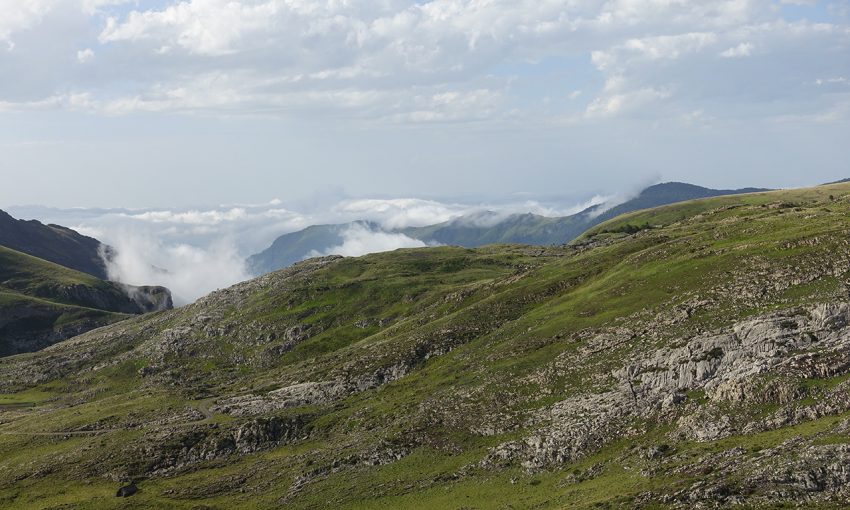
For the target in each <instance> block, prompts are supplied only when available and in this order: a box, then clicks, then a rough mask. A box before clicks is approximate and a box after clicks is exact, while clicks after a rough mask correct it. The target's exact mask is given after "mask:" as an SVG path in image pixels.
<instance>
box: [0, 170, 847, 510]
mask: <svg viewBox="0 0 850 510" xmlns="http://www.w3.org/2000/svg"><path fill="white" fill-rule="evenodd" d="M849 234H850V184H837V185H830V186H821V187H817V188H810V189H803V190H788V191H778V192H764V193H751V194H745V195H738V196H724V197H718V198H708V199H700V200H694V201H689V202H684V203H681V204H675V205H668V206H665V207H661V208H656V209H650V210H644V211H639V212H633V213H629V214H627V215H625V216H619V217H617V218H613V219H611V220H609V221H607V222H604V223H602V224H600V225H598V226H597V227H596V228H595V229H593V230H591V231H590V232H588V233H586V234H585V235H584V236H582V237H580V238H579V239H576V240H575V241H574V242H573V243H571V244H569V245H564V246H555V247H533V246H517V245H493V246H487V247H483V248H477V249H467V248H459V247H438V248H425V249H415V250H399V251H395V252H390V253H381V254H375V255H370V256H365V257H360V258H340V257H326V258H320V259H311V260H308V261H305V262H301V263H298V264H295V265H293V266H292V267H290V268H288V269H285V270H282V271H277V272H273V273H270V274H268V275H265V276H262V277H260V278H258V279H255V280H252V281H249V282H245V283H242V284H239V285H236V286H234V287H231V288H229V289H225V290H222V291H219V292H215V293H213V294H211V295H209V296H207V297H205V298H203V299H201V300H199V301H198V302H196V303H194V304H192V305H189V306H186V307H183V308H180V309H176V310H171V311H166V312H162V313H158V314H152V315H146V316H142V317H137V318H132V319H129V320H126V321H122V322H120V323H116V324H113V325H110V326H107V327H104V328H101V329H98V330H95V331H91V332H88V333H86V334H84V335H81V336H79V337H76V338H74V339H72V340H69V341H66V342H63V343H60V344H57V345H54V346H52V347H50V348H48V349H45V350H43V351H40V352H37V353H30V354H24V355H19V356H14V357H10V358H5V359H0V408H2V407H3V406H4V405H5V409H3V410H0V422H2V424H0V505H2V506H3V507H4V508H51V507H52V508H56V507H61V506H62V505H65V506H66V507H67V506H70V507H84V508H152V507H154V508H186V509H190V508H221V509H224V508H281V507H286V508H294V509H298V508H320V507H330V506H332V507H335V508H340V509H345V508H361V509H362V508H423V509H424V508H565V507H568V508H692V507H695V506H696V505H698V504H703V505H713V506H719V507H726V506H733V505H745V506H749V507H755V506H773V507H778V506H779V505H794V504H805V505H806V506H807V507H810V508H841V507H842V506H843V504H844V502H846V500H847V497H848V496H849V495H850V494H848V492H847V487H848V486H850V474H848V471H847V469H846V466H847V464H848V462H850V436H849V435H848V431H850V399H848V397H847V395H848V394H850V393H848V390H850V381H848V376H850V360H848V356H847V352H848V350H850V343H848V342H850V303H848V279H849V278H850V247H848V246H849V245H848V243H849V242H848V239H850V237H849V236H848V235H849ZM131 480H132V481H135V482H136V486H137V487H138V488H139V492H138V493H137V494H136V495H134V496H132V497H131V498H129V499H127V500H120V501H119V500H117V499H116V498H115V497H114V494H115V490H116V489H117V488H118V486H119V485H122V484H124V483H127V482H129V481H131Z"/></svg>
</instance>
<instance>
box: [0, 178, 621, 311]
mask: <svg viewBox="0 0 850 510" xmlns="http://www.w3.org/2000/svg"><path fill="white" fill-rule="evenodd" d="M625 198H626V197H625V196H622V197H620V196H601V195H597V196H593V197H590V198H589V199H587V200H584V201H582V202H581V203H577V204H564V203H563V201H562V200H556V201H554V202H553V203H548V202H547V203H544V202H541V201H538V200H522V199H517V200H516V201H511V202H505V203H499V204H488V203H459V202H441V201H437V200H426V199H419V198H395V199H347V200H342V201H340V202H338V203H336V204H334V205H331V206H325V205H318V204H313V205H312V206H310V207H305V208H304V210H303V211H300V212H299V211H295V210H293V208H289V207H283V205H284V204H282V203H281V201H280V200H272V201H270V202H267V203H260V204H241V205H236V206H232V205H224V206H220V207H216V208H208V209H197V208H196V209H186V210H168V209H151V210H138V211H132V210H123V209H122V210H99V209H85V208H74V209H47V208H38V207H35V208H32V207H30V208H27V207H17V208H14V207H13V208H10V209H9V211H10V213H11V214H13V215H15V216H17V217H23V218H38V219H39V220H41V221H43V222H46V223H56V224H60V225H68V226H70V227H71V228H73V229H75V230H77V231H78V232H81V233H83V234H85V235H90V236H92V237H95V238H97V239H99V240H101V241H103V242H105V243H106V244H109V245H111V246H114V247H115V248H116V249H117V251H118V253H119V256H118V257H117V258H116V259H115V260H113V262H112V263H111V264H110V267H109V274H110V277H111V278H113V279H116V280H118V281H121V282H124V283H129V284H133V285H164V286H166V287H168V288H170V289H171V290H172V292H173V293H174V296H175V300H176V301H177V302H178V303H180V304H185V303H188V302H191V301H194V300H195V299H197V298H198V297H200V296H203V295H205V294H206V293H208V292H210V291H212V290H215V289H217V288H222V287H226V286H229V285H232V284H234V283H236V282H239V281H241V280H244V279H247V278H248V277H249V275H248V273H247V272H246V269H245V267H244V259H245V258H246V257H248V256H249V255H252V254H254V253H258V252H260V251H262V250H264V249H266V248H267V247H268V246H270V245H271V243H272V241H273V240H274V239H275V238H277V237H278V236H280V235H283V234H286V233H289V232H295V231H297V230H301V229H303V228H305V227H307V226H309V225H318V224H341V223H350V222H355V221H357V220H366V221H368V222H372V223H374V224H377V225H378V226H379V228H372V227H371V226H370V224H369V223H356V224H354V225H353V226H352V227H351V228H349V229H348V230H347V231H346V232H345V233H344V234H343V242H342V243H341V244H340V245H338V246H334V247H332V248H330V249H328V250H325V251H323V252H322V253H314V254H312V255H329V254H337V255H344V256H359V255H364V254H367V253H375V252H381V251H388V250H394V249H397V248H416V247H423V246H425V244H424V243H423V242H421V241H419V240H416V239H413V238H410V237H408V236H406V235H404V234H401V233H397V232H389V231H391V230H397V229H402V228H405V227H411V226H425V225H432V224H435V223H442V222H444V221H449V220H453V219H456V218H460V217H465V218H466V219H467V220H468V221H473V222H476V223H482V224H494V223H496V222H498V221H499V220H501V219H503V218H505V217H506V216H508V215H510V214H515V213H528V212H531V213H535V214H540V215H544V216H565V215H569V214H574V213H577V212H579V211H582V210H584V209H586V208H588V207H591V206H594V205H602V206H603V207H602V208H601V209H600V210H599V212H601V211H604V210H605V209H606V208H608V207H611V206H613V205H616V204H617V203H619V202H620V201H622V200H624V199H625Z"/></svg>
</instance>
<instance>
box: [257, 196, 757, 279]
mask: <svg viewBox="0 0 850 510" xmlns="http://www.w3.org/2000/svg"><path fill="white" fill-rule="evenodd" d="M759 191H767V190H766V189H762V188H742V189H738V190H714V189H710V188H705V187H702V186H696V185H693V184H687V183H681V182H666V183H660V184H655V185H652V186H649V187H647V188H645V189H644V190H642V191H641V192H640V193H639V194H638V195H637V196H635V197H633V198H631V199H629V200H627V201H625V202H623V203H622V204H618V205H616V206H614V207H612V208H610V209H608V210H604V211H600V210H599V209H600V207H601V206H600V205H594V206H591V207H588V208H587V209H585V210H583V211H580V212H578V213H575V214H572V215H569V216H562V217H547V216H541V215H537V214H533V213H514V214H508V215H503V214H499V213H497V212H493V211H480V212H476V213H471V214H468V215H465V216H460V217H458V218H453V219H451V220H448V221H446V222H443V223H437V224H434V225H428V226H424V227H407V228H401V229H394V230H383V229H381V227H380V226H379V225H377V224H375V223H372V222H365V221H362V220H361V221H359V222H351V223H345V224H335V225H313V226H310V227H307V228H306V229H303V230H300V231H297V232H292V233H288V234H284V235H282V236H280V237H278V238H277V239H276V240H275V241H274V242H273V243H272V245H271V246H270V247H269V248H267V249H265V250H263V251H262V252H260V253H257V254H255V255H252V256H250V257H249V258H248V260H247V265H248V268H249V270H250V271H252V272H253V273H254V274H264V273H267V272H270V271H274V270H276V269H281V268H284V267H287V266H289V265H291V264H293V263H295V262H297V261H299V260H303V259H304V258H306V257H307V256H309V255H310V254H311V253H328V250H329V249H331V248H333V247H334V246H340V245H342V242H343V240H344V238H343V235H342V234H343V233H344V232H345V230H346V229H347V228H349V227H350V226H351V225H354V224H364V225H367V227H368V228H369V229H370V230H372V231H376V232H377V231H386V232H389V233H400V234H404V235H406V236H408V237H410V238H412V239H416V240H419V241H422V242H424V243H426V244H428V245H434V244H442V245H449V246H463V247H467V248H475V247H478V246H484V245H487V244H504V243H508V244H511V243H516V244H530V245H539V246H547V245H557V244H565V243H568V242H570V241H572V240H573V239H575V238H577V237H579V236H580V235H581V234H582V233H583V232H584V231H585V230H587V229H589V228H591V227H593V226H595V225H597V224H599V223H602V222H604V221H606V220H608V219H611V218H613V217H615V216H618V215H620V214H623V213H625V212H630V211H635V210H639V209H646V208H648V207H656V206H660V205H664V204H670V203H675V202H680V201H684V200H694V199H699V198H708V197H713V196H720V195H734V194H742V193H753V192H759Z"/></svg>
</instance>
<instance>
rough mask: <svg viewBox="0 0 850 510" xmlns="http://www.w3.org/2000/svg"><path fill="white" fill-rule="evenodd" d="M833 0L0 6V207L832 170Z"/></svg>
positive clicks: (749, 182) (265, 0)
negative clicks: (0, 184) (0, 183)
mask: <svg viewBox="0 0 850 510" xmlns="http://www.w3.org/2000/svg"><path fill="white" fill-rule="evenodd" d="M848 121H850V1H848V0H714V1H702V0H701V1H687V0H511V1H507V0H433V1H430V2H423V1H411V0H368V1H366V0H243V1H235V0H154V1H127V0H0V182H2V183H3V185H2V186H0V207H10V206H12V205H22V204H41V205H47V206H54V207H66V208H67V207H94V206H98V207H124V208H151V207H159V208H169V207H171V208H177V207H179V208H186V207H192V206H198V207H200V206H202V205H206V204H229V203H264V202H268V201H270V200H272V199H275V198H277V199H280V200H282V201H283V202H284V203H286V204H287V205H288V206H290V207H294V205H293V204H305V203H312V204H317V203H323V201H324V202H327V203H337V202H339V201H340V200H342V199H353V198H360V199H365V198H384V199H394V198H408V197H414V198H424V199H439V200H442V201H446V200H448V201H458V200H459V201H467V202H469V201H472V202H480V201H491V202H492V201H495V200H502V199H506V197H507V198H508V199H512V197H516V196H532V197H542V196H546V197H553V196H561V197H565V198H564V207H566V206H568V205H572V204H568V203H567V202H570V201H572V202H573V203H574V202H577V201H580V200H584V199H587V198H588V197H591V196H593V195H594V194H599V193H602V194H606V193H617V192H623V191H624V190H628V189H632V188H634V187H635V186H637V185H639V184H640V183H645V182H647V181H653V180H655V181H657V180H681V181H688V182H694V183H697V184H703V185H707V186H712V187H722V188H731V187H741V186H764V187H788V186H801V185H807V184H816V183H819V182H825V181H830V180H835V179H839V178H843V177H847V176H850V171H848V168H847V161H850V144H848V143H847V140H848V139H850V129H849V128H850V122H848Z"/></svg>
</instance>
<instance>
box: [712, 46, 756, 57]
mask: <svg viewBox="0 0 850 510" xmlns="http://www.w3.org/2000/svg"><path fill="white" fill-rule="evenodd" d="M753 48H754V46H753V45H752V44H750V43H748V42H743V43H741V44H739V45H737V46H734V47H732V48H728V49H726V50H723V51H722V52H721V53H720V56H721V57H723V58H741V57H749V56H750V55H752V54H753Z"/></svg>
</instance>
